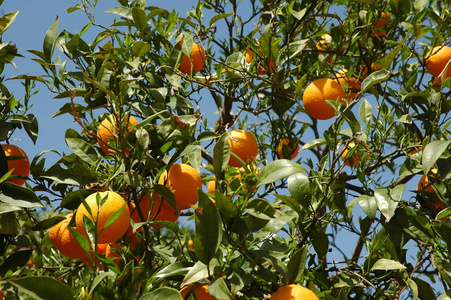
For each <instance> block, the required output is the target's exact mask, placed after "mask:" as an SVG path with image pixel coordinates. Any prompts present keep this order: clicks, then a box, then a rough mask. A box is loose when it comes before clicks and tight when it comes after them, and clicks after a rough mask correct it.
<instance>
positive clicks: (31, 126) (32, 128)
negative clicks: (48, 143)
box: [22, 114, 39, 144]
mask: <svg viewBox="0 0 451 300" xmlns="http://www.w3.org/2000/svg"><path fill="white" fill-rule="evenodd" d="M27 118H28V121H29V122H22V125H23V127H24V129H25V131H26V132H27V134H28V136H29V137H30V139H31V140H32V141H33V144H36V140H37V139H38V132H39V125H38V119H37V118H36V117H35V116H34V115H33V114H29V115H27Z"/></svg>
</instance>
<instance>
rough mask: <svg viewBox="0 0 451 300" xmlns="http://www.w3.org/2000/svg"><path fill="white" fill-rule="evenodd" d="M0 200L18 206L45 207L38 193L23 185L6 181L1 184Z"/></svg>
mask: <svg viewBox="0 0 451 300" xmlns="http://www.w3.org/2000/svg"><path fill="white" fill-rule="evenodd" d="M0 190H1V191H2V194H0V201H2V202H5V203H8V204H11V205H14V206H18V207H28V208H30V207H44V206H43V205H42V203H41V200H39V198H38V196H36V194H35V193H34V192H33V191H32V190H30V189H28V188H25V187H23V186H18V185H17V184H13V183H9V182H4V183H2V184H0Z"/></svg>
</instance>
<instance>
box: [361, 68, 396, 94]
mask: <svg viewBox="0 0 451 300" xmlns="http://www.w3.org/2000/svg"><path fill="white" fill-rule="evenodd" d="M389 78H390V72H389V71H387V70H378V71H375V72H373V73H371V74H370V75H369V76H368V77H367V78H365V79H364V80H363V82H362V91H361V93H362V95H363V94H364V93H366V92H367V91H368V90H369V89H370V88H371V87H372V86H374V85H376V84H378V83H381V82H383V81H385V80H387V79H389Z"/></svg>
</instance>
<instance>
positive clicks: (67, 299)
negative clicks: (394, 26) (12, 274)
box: [8, 276, 74, 300]
mask: <svg viewBox="0 0 451 300" xmlns="http://www.w3.org/2000/svg"><path fill="white" fill-rule="evenodd" d="M8 282H9V283H11V284H12V285H14V286H15V287H17V288H18V289H19V290H21V291H22V292H24V293H25V294H27V295H29V296H30V297H32V298H33V299H36V300H73V299H74V295H73V294H72V291H71V289H70V288H69V287H68V286H67V285H65V284H63V283H61V282H60V281H58V280H57V279H55V278H52V277H46V276H33V277H32V276H29V277H23V278H20V279H14V280H8Z"/></svg>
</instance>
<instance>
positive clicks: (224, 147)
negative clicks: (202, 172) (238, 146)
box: [213, 132, 230, 176]
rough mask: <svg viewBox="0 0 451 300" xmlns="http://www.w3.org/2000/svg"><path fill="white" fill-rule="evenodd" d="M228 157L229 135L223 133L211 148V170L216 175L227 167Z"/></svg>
mask: <svg viewBox="0 0 451 300" xmlns="http://www.w3.org/2000/svg"><path fill="white" fill-rule="evenodd" d="M229 159H230V145H229V135H228V133H227V132H226V133H224V134H223V135H221V137H220V138H219V139H218V141H217V142H216V144H215V146H214V148H213V170H214V172H215V175H216V176H220V175H221V173H222V172H223V171H224V170H225V169H226V168H227V166H228V163H229Z"/></svg>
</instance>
